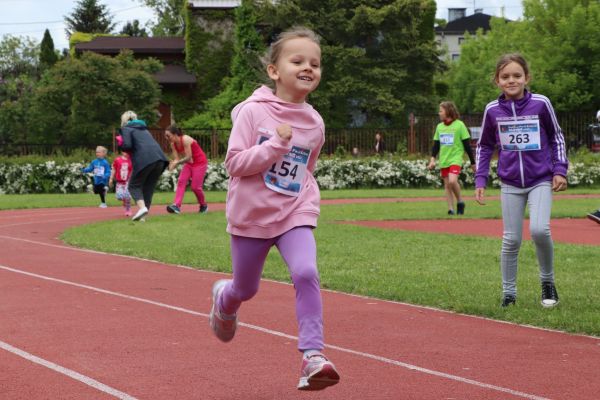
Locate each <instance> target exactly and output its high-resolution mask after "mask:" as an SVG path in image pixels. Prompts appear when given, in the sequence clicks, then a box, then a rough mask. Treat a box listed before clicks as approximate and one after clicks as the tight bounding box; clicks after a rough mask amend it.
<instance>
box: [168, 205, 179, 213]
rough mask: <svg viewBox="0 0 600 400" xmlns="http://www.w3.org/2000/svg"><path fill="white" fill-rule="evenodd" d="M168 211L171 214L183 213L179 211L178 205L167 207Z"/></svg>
mask: <svg viewBox="0 0 600 400" xmlns="http://www.w3.org/2000/svg"><path fill="white" fill-rule="evenodd" d="M167 211H168V212H169V213H171V214H179V213H180V212H181V209H179V207H177V205H175V204H171V205H170V206H167Z"/></svg>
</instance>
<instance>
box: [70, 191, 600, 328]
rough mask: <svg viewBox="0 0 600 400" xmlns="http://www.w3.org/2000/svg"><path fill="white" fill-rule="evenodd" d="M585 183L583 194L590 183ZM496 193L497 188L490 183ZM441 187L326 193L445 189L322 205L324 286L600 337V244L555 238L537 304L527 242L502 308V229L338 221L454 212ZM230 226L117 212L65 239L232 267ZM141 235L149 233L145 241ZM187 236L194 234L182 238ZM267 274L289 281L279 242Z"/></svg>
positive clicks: (471, 210)
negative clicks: (556, 300)
mask: <svg viewBox="0 0 600 400" xmlns="http://www.w3.org/2000/svg"><path fill="white" fill-rule="evenodd" d="M574 192H576V191H571V192H570V193H574ZM577 192H579V193H585V190H580V191H577ZM588 192H589V189H588ZM467 193H468V192H467ZM469 194H470V193H469ZM492 194H497V192H495V193H494V192H493V191H491V193H490V195H492ZM211 195H214V196H218V195H221V194H211ZM442 195H443V193H442V191H441V190H410V191H406V192H405V191H403V190H376V191H368V190H367V191H344V192H342V191H339V192H337V191H336V192H323V197H324V198H328V197H336V196H339V197H409V196H411V197H427V196H440V198H439V200H437V201H427V202H413V203H410V202H406V203H373V204H346V205H323V206H322V214H321V218H320V220H319V227H318V229H316V230H315V236H316V238H317V246H318V257H319V258H318V262H319V271H320V274H321V282H322V286H323V287H325V288H330V289H335V290H339V291H343V292H347V293H355V294H361V295H367V296H372V297H376V298H381V299H388V300H397V301H403V302H409V303H413V304H422V305H427V306H433V307H438V308H442V309H446V310H452V311H456V312H461V313H467V314H473V315H481V316H485V317H490V318H494V319H500V320H506V321H513V322H518V323H523V324H530V325H535V326H541V327H547V328H554V329H560V330H564V331H568V332H576V333H585V334H590V335H595V336H600V318H598V315H600V290H599V289H600V279H599V278H600V271H599V270H598V261H597V260H599V259H600V246H584V245H571V244H562V243H556V244H555V264H556V279H557V288H558V290H559V293H560V296H561V304H560V305H559V306H558V307H557V308H556V309H550V310H547V309H543V308H542V307H541V306H540V304H539V297H540V285H539V281H538V270H537V268H538V267H537V261H536V257H535V251H534V248H533V245H532V244H531V242H528V241H527V242H524V244H523V246H522V248H521V253H520V258H519V263H520V264H519V276H518V288H519V296H518V302H517V306H516V307H511V308H509V309H507V310H504V309H501V308H500V307H499V304H500V296H501V294H500V292H501V282H500V271H499V253H500V239H499V238H498V239H495V238H480V237H473V236H460V235H449V234H427V233H416V232H405V231H391V230H383V229H375V228H366V227H359V226H353V225H342V224H338V223H336V222H337V221H339V220H362V219H377V220H385V219H419V218H427V219H431V218H448V216H447V215H445V211H446V210H445V201H444V199H443V197H441V196H442ZM169 199H170V197H169ZM598 203H600V201H599V199H597V198H596V199H566V198H561V197H560V196H556V197H555V200H554V205H553V218H557V217H561V218H562V217H565V218H568V217H575V218H581V217H582V216H583V215H585V214H586V213H587V212H589V211H591V210H593V209H595V208H597V207H598ZM465 217H466V218H499V217H500V206H499V201H497V200H494V201H489V202H488V204H487V205H486V206H478V205H476V204H475V203H474V202H473V201H469V202H468V205H467V215H466V216H465ZM455 218H456V217H455ZM433 223H435V222H433ZM225 226H226V221H225V216H224V213H223V212H211V213H208V214H206V215H198V214H183V215H178V216H176V215H165V216H152V217H151V218H149V219H148V221H147V222H146V223H142V224H140V223H138V224H134V223H131V222H129V221H127V220H114V221H106V222H101V223H97V224H93V225H87V226H80V227H75V228H72V229H70V230H68V231H66V232H65V233H64V235H63V236H62V238H63V240H65V241H66V242H67V243H70V244H73V245H75V246H81V247H86V248H93V249H97V250H102V251H107V252H111V253H119V254H128V255H134V256H138V257H143V258H149V259H155V260H160V261H163V262H167V263H172V264H180V265H187V266H191V267H194V268H199V269H206V270H213V271H223V272H230V271H231V267H230V263H231V260H230V255H229V236H228V234H227V233H226V232H225ZM140 237H143V238H144V240H143V241H141V240H139V238H140ZM180 237H181V238H187V239H186V240H185V241H184V240H177V238H180ZM98 238H101V239H98ZM264 277H265V278H270V279H276V280H281V281H289V277H288V273H287V269H286V267H285V265H284V264H283V262H282V260H281V257H280V256H279V254H278V252H277V251H276V250H273V251H271V253H270V254H269V257H268V258H267V262H266V265H265V271H264Z"/></svg>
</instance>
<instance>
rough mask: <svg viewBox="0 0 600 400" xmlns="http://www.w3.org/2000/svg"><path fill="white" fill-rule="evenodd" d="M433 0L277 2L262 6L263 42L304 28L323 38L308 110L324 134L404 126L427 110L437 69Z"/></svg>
mask: <svg viewBox="0 0 600 400" xmlns="http://www.w3.org/2000/svg"><path fill="white" fill-rule="evenodd" d="M435 11H436V8H435V2H434V1H432V0H388V1H381V0H361V1H351V0H347V1H341V0H324V1H323V0H302V1H300V0H282V1H280V2H278V3H277V5H273V4H270V3H269V4H267V5H265V11H264V17H263V21H264V22H268V23H269V24H270V27H271V31H270V32H268V36H270V37H273V36H275V35H276V34H277V33H279V32H281V31H283V30H285V29H287V28H289V27H291V26H293V25H298V24H300V25H305V26H308V27H310V28H312V29H314V30H315V31H316V32H317V33H318V34H319V35H320V36H321V38H322V42H321V48H322V58H323V60H322V64H323V77H322V81H321V84H320V87H319V89H317V90H316V91H315V92H314V94H312V95H311V99H310V102H311V103H312V104H313V105H315V107H316V108H317V109H318V110H319V112H320V113H321V114H322V115H323V117H324V119H325V121H326V123H327V124H328V126H330V127H335V126H337V127H345V126H352V125H358V126H383V125H396V126H398V125H401V124H402V125H404V124H406V121H407V118H406V116H407V114H408V113H409V112H411V111H415V112H418V111H422V110H430V109H431V108H432V107H433V96H432V94H433V92H434V86H433V76H434V74H435V72H436V71H437V70H439V69H440V68H441V62H440V61H439V59H438V51H437V48H436V44H435V41H434V32H433V25H434V18H435Z"/></svg>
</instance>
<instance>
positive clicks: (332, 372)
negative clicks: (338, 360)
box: [298, 353, 340, 390]
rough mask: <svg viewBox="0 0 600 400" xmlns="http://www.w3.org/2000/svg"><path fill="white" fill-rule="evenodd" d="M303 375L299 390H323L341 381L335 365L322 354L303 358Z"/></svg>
mask: <svg viewBox="0 0 600 400" xmlns="http://www.w3.org/2000/svg"><path fill="white" fill-rule="evenodd" d="M301 374H302V376H301V377H300V382H298V390H323V389H325V388H326V387H329V386H333V385H335V384H336V383H338V382H339V381H340V375H339V374H338V372H337V370H336V369H335V366H334V365H333V363H332V362H331V361H329V360H328V359H327V357H325V356H324V355H323V354H321V353H315V354H311V355H309V356H308V357H306V356H305V357H302V370H301Z"/></svg>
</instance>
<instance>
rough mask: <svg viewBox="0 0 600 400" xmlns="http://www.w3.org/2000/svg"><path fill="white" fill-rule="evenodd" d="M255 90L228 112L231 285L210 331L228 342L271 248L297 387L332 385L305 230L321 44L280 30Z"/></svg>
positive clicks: (314, 205) (309, 35)
mask: <svg viewBox="0 0 600 400" xmlns="http://www.w3.org/2000/svg"><path fill="white" fill-rule="evenodd" d="M265 64H267V67H266V69H267V73H268V75H269V78H270V79H271V80H272V81H273V83H274V90H273V89H271V88H269V87H266V86H262V87H260V88H259V89H257V90H256V91H255V92H254V93H253V94H252V95H251V96H250V97H249V98H248V99H247V100H246V101H244V102H242V103H240V104H238V105H237V106H236V107H235V108H234V109H233V111H232V120H233V128H232V131H231V136H230V139H229V146H228V150H227V155H226V157H225V166H226V168H227V171H228V172H229V175H230V177H231V178H230V180H229V191H228V193H227V206H226V216H227V223H228V224H227V232H229V233H230V234H231V257H232V262H233V279H232V280H219V281H217V282H216V283H215V284H214V286H213V290H212V294H213V306H212V309H211V312H210V326H211V328H212V330H213V331H214V333H215V335H216V336H217V337H218V338H219V339H220V340H222V341H224V342H228V341H230V340H231V339H233V336H234V334H235V331H236V327H237V318H238V316H237V312H238V309H239V308H240V305H241V304H242V302H244V301H247V300H250V299H251V298H252V297H253V296H254V295H255V294H256V292H257V291H258V286H259V283H260V277H261V274H262V270H263V265H264V262H265V258H266V257H267V254H268V253H269V250H270V248H271V247H272V246H276V247H277V249H278V250H279V252H280V253H281V255H282V257H283V259H284V260H285V262H286V264H287V266H288V269H289V271H290V275H291V278H292V281H293V283H294V287H295V289H296V317H297V321H298V329H299V333H298V338H299V339H298V349H299V350H300V351H301V352H302V353H303V357H302V367H301V377H300V382H299V384H298V389H300V390H321V389H324V388H326V387H328V386H331V385H335V384H336V383H338V381H339V378H340V377H339V375H338V372H337V371H336V369H335V367H334V365H333V364H332V363H331V362H330V361H329V360H328V359H327V358H326V357H325V356H324V355H323V354H322V353H321V351H322V350H323V347H324V343H323V311H322V303H321V292H320V287H319V273H318V271H317V251H316V243H315V238H314V236H313V232H312V229H314V228H315V227H316V226H317V218H318V216H319V202H320V195H319V188H318V186H317V182H316V180H315V178H314V177H313V171H314V169H315V165H316V163H317V159H318V157H319V152H320V150H321V147H322V146H323V143H324V140H325V136H324V133H325V127H324V123H323V119H322V118H321V116H320V115H319V113H318V112H317V111H316V110H314V109H313V108H312V106H310V105H309V104H308V103H306V98H307V96H308V95H309V94H310V93H311V92H312V91H313V90H315V89H316V88H317V86H318V85H319V81H320V80H321V48H320V45H319V39H318V37H317V36H316V34H315V33H314V32H313V31H311V30H308V29H306V28H294V29H292V30H289V31H286V32H284V33H282V34H281V35H280V36H279V38H278V40H277V41H276V42H274V43H273V44H271V46H270V49H269V52H268V54H267V57H266V59H265Z"/></svg>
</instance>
